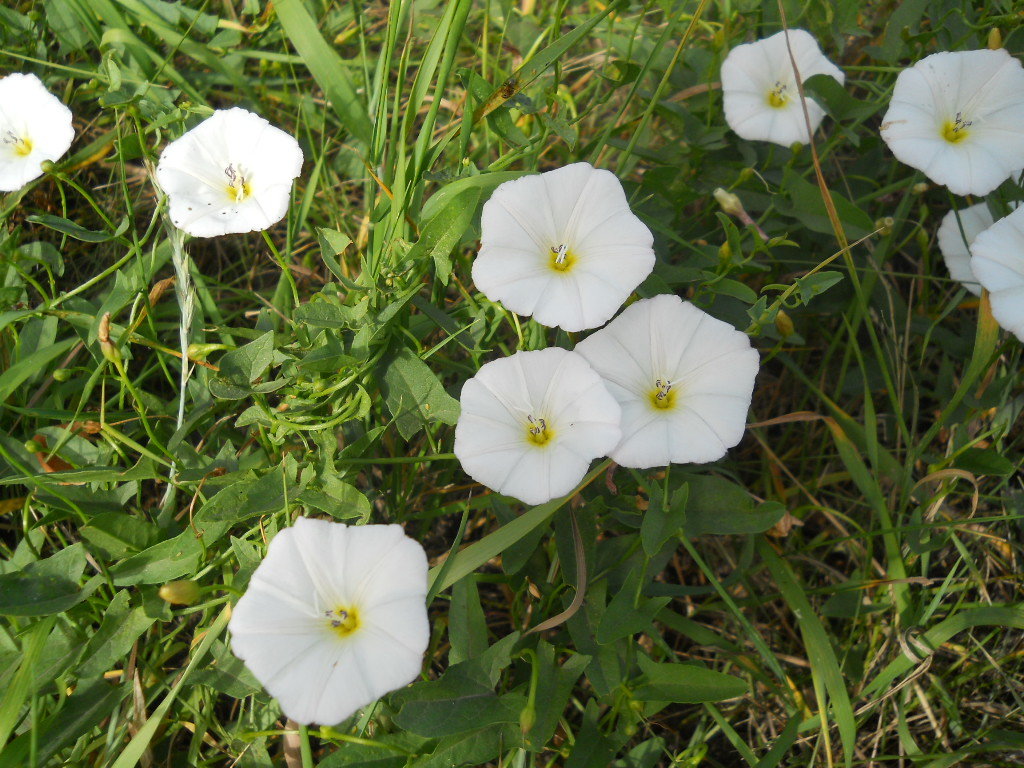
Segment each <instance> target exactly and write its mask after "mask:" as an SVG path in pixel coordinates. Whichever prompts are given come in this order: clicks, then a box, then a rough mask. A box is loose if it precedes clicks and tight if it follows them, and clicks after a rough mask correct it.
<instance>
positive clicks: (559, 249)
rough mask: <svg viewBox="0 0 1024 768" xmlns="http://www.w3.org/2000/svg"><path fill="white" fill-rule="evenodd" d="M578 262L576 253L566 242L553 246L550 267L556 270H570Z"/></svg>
mask: <svg viewBox="0 0 1024 768" xmlns="http://www.w3.org/2000/svg"><path fill="white" fill-rule="evenodd" d="M575 263H576V255H575V254H574V253H573V252H572V251H570V250H569V246H568V245H566V244H565V243H561V244H560V245H556V246H553V247H552V248H551V259H550V262H549V265H550V267H551V268H552V269H553V270H555V271H556V272H568V271H569V270H570V269H572V266H573V264H575Z"/></svg>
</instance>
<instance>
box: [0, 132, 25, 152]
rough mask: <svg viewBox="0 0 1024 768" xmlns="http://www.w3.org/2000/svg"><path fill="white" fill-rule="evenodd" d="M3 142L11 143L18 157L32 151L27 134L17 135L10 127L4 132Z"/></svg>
mask: <svg viewBox="0 0 1024 768" xmlns="http://www.w3.org/2000/svg"><path fill="white" fill-rule="evenodd" d="M3 143H4V144H9V145H11V148H12V149H13V150H14V153H15V154H16V155H19V156H20V157H26V156H28V155H30V154H31V153H32V139H30V138H28V137H27V136H18V135H17V134H15V133H14V131H12V130H10V129H8V131H7V133H5V134H4V138H3Z"/></svg>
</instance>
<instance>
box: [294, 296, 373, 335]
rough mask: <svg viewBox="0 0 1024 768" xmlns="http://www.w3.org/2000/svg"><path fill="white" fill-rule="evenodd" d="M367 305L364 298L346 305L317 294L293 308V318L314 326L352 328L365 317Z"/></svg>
mask: <svg viewBox="0 0 1024 768" xmlns="http://www.w3.org/2000/svg"><path fill="white" fill-rule="evenodd" d="M369 307H370V305H369V302H368V301H367V300H366V299H365V298H363V299H361V300H360V301H359V302H357V303H356V304H355V306H352V307H347V306H344V305H343V304H341V303H340V302H339V301H338V300H337V299H332V298H329V297H327V296H325V295H324V294H317V297H316V298H314V300H313V301H310V302H309V303H308V304H303V305H302V306H301V307H299V308H298V309H296V310H295V312H294V318H295V322H297V323H305V324H306V325H311V326H313V327H314V328H334V329H338V328H352V327H355V326H356V325H357V324H358V323H360V321H362V319H363V318H365V317H366V312H367V310H368V309H369Z"/></svg>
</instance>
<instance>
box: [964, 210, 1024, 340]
mask: <svg viewBox="0 0 1024 768" xmlns="http://www.w3.org/2000/svg"><path fill="white" fill-rule="evenodd" d="M971 270H972V271H973V272H974V275H975V277H977V278H978V282H979V283H981V285H982V286H983V287H984V288H985V290H987V291H988V293H989V300H990V301H991V302H992V316H993V317H994V318H995V319H996V322H997V323H999V325H1001V326H1002V327H1003V328H1005V329H1006V330H1008V331H1010V332H1011V333H1013V334H1014V335H1015V336H1016V337H1017V338H1018V339H1020V340H1021V341H1024V206H1020V207H1019V208H1017V210H1016V211H1014V212H1013V213H1011V214H1010V215H1009V216H1007V217H1005V218H1002V219H1000V220H999V221H997V222H996V223H995V224H993V225H992V226H991V227H989V228H988V229H986V230H985V231H984V232H982V233H981V234H980V235H978V236H977V237H976V238H974V242H973V243H971Z"/></svg>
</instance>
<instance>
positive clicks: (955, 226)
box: [938, 203, 992, 296]
mask: <svg viewBox="0 0 1024 768" xmlns="http://www.w3.org/2000/svg"><path fill="white" fill-rule="evenodd" d="M991 226H992V214H991V213H989V210H988V205H986V204H985V203H977V204H976V205H971V206H968V207H967V208H963V209H962V210H959V211H949V212H948V213H946V215H945V216H944V217H943V219H942V223H941V224H940V225H939V231H938V241H939V251H940V252H941V253H942V258H943V260H944V261H945V262H946V268H947V269H948V270H949V276H950V277H952V278H953V279H954V280H956V281H958V282H960V283H962V284H963V286H964V288H966V289H967V290H968V291H970V292H971V293H973V294H974V295H975V296H980V295H981V286H980V285H979V284H978V279H977V278H976V277H975V276H974V272H972V271H971V251H970V246H971V243H973V242H974V238H976V237H977V236H978V235H979V234H980V233H981V232H983V231H985V230H986V229H988V228H989V227H991ZM961 228H963V232H961Z"/></svg>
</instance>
